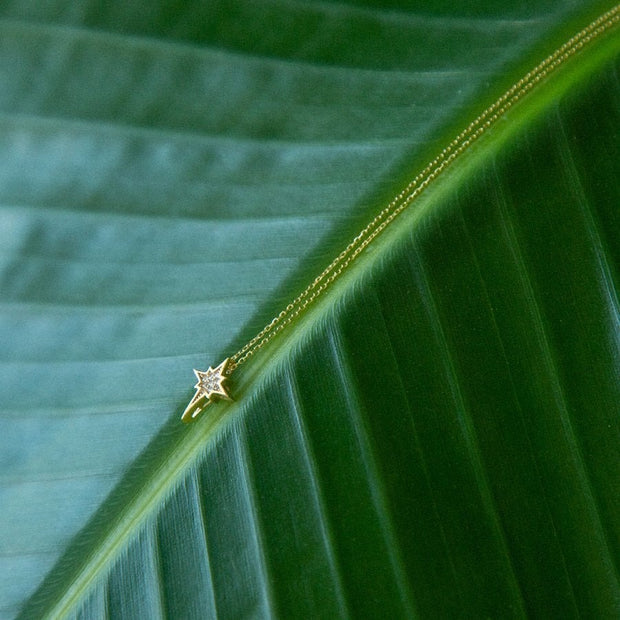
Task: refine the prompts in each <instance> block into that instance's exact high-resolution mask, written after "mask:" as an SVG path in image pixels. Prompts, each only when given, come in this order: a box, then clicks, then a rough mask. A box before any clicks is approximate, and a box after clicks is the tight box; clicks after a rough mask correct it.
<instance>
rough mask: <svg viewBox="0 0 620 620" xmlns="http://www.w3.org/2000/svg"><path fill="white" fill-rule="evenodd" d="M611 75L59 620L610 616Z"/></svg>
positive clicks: (294, 370) (613, 515)
mask: <svg viewBox="0 0 620 620" xmlns="http://www.w3.org/2000/svg"><path fill="white" fill-rule="evenodd" d="M618 67H619V64H618V63H617V62H615V63H612V64H608V65H607V66H606V67H605V68H604V70H602V71H599V73H598V74H597V75H595V76H593V77H592V78H591V79H590V80H589V82H588V84H587V85H586V86H585V87H582V88H580V90H579V91H578V92H576V93H571V94H570V95H569V96H566V97H565V98H564V99H562V100H561V101H559V102H555V103H553V104H551V105H550V106H548V108H547V110H546V112H545V114H544V116H542V117H541V118H538V119H537V120H536V122H535V123H534V124H533V125H531V126H528V127H524V130H523V131H520V132H519V133H518V134H516V135H515V136H514V137H513V139H512V140H511V141H510V142H508V143H506V144H505V146H504V148H502V149H501V151H500V152H498V153H496V154H495V155H494V156H493V157H488V158H486V159H485V160H484V161H483V162H481V163H480V165H479V166H478V167H477V168H476V170H475V171H474V172H473V173H471V174H469V175H468V176H467V177H466V179H465V180H464V181H463V182H461V183H460V184H459V185H458V186H454V187H452V189H451V190H450V191H449V193H447V194H445V195H444V197H443V198H442V202H441V204H436V205H434V206H433V208H432V209H429V210H428V212H427V213H426V215H424V216H423V217H422V218H421V219H420V220H419V221H418V222H417V224H416V225H415V226H414V227H413V228H412V229H411V231H410V233H409V234H408V235H406V239H404V241H402V242H401V243H400V244H399V245H397V246H395V247H394V248H393V249H392V251H391V253H390V258H389V259H386V260H384V261H383V262H382V263H381V264H380V265H378V266H377V267H376V268H375V269H374V271H373V272H372V274H370V275H369V274H366V276H365V277H364V279H363V284H362V285H359V286H358V285H356V286H354V287H351V288H350V289H349V290H348V293H347V294H346V295H345V298H344V299H342V300H340V303H338V304H337V305H336V306H334V307H333V308H332V309H331V311H330V312H329V313H327V314H326V315H325V316H323V317H322V319H321V321H320V326H318V327H316V328H315V329H314V330H313V331H312V334H311V336H310V337H308V338H306V339H305V341H304V343H303V344H302V346H301V347H299V349H296V350H292V351H291V353H290V356H289V357H288V361H287V362H286V363H284V364H283V365H282V366H281V368H280V370H279V371H278V372H277V373H275V374H274V375H273V376H272V377H271V378H270V379H269V380H268V381H267V382H266V383H265V384H264V385H263V387H262V388H261V389H260V391H259V393H258V394H256V395H254V396H253V397H252V398H251V399H250V401H249V402H248V403H247V404H246V405H245V406H244V407H243V409H242V411H240V412H239V413H237V414H236V415H235V416H234V417H233V418H232V419H230V420H228V421H227V422H226V423H225V425H224V426H223V428H222V429H221V431H220V432H219V434H218V435H217V436H216V437H215V438H214V439H213V441H212V442H211V443H210V444H209V445H207V446H205V452H204V454H202V455H201V456H200V457H199V458H198V459H196V460H195V461H194V462H192V464H191V467H189V468H188V470H187V472H186V475H185V476H184V477H183V479H182V480H181V482H180V483H179V484H178V485H177V486H176V488H175V489H174V490H172V491H171V493H170V495H169V497H168V499H167V501H166V502H165V504H164V505H163V506H161V507H160V508H157V509H156V510H155V512H154V513H153V514H152V515H150V516H149V517H148V519H147V520H146V522H145V523H144V525H143V526H142V528H141V532H140V534H139V536H138V535H136V536H129V538H128V543H127V546H126V547H125V548H123V549H122V551H121V552H120V554H119V555H118V557H117V559H115V560H114V562H113V564H112V565H111V566H110V568H109V570H108V571H107V572H106V573H105V574H104V573H99V574H98V575H96V578H95V580H94V581H93V582H92V584H91V588H90V592H89V593H87V594H86V595H85V597H84V598H83V600H82V602H81V603H80V604H81V608H80V610H79V611H76V610H72V611H71V614H70V615H71V616H75V617H83V618H92V617H104V616H107V617H114V618H120V617H127V618H134V617H158V616H165V615H166V614H167V615H168V616H170V617H187V618H192V617H196V618H199V617H205V616H213V617H215V616H216V615H217V616H218V617H221V618H240V617H269V616H274V617H283V618H321V617H323V618H334V617H339V618H344V617H373V618H376V617H389V618H409V617H423V618H455V617H472V618H482V617H497V618H520V617H526V616H528V617H561V618H577V617H591V618H611V617H616V616H617V615H618V614H620V581H619V569H620V505H619V496H618V493H617V489H618V488H620V459H619V455H620V381H619V375H620V372H619V371H620V362H619V360H620V323H619V321H620V318H619V317H620V304H619V302H618V289H619V275H620V262H619V256H620V253H619V252H620V251H619V247H618V239H620V218H619V215H618V204H620V200H619V199H620V195H619V193H620V186H619V184H618V174H617V171H618V163H619V161H620V160H619V158H618V154H619V149H620V136H619V133H618V131H617V127H618V120H619V114H620V107H619V105H618V103H619V100H620V86H619V82H618V78H617V75H618V73H617V72H618ZM47 602H48V601H46V599H45V590H42V591H41V597H40V598H39V599H38V600H37V598H35V599H34V600H33V601H32V602H31V604H30V606H29V607H27V608H26V611H25V613H24V617H26V616H28V615H31V616H36V615H37V614H39V613H40V612H41V611H42V610H43V609H44V607H40V605H45V604H46V603H47Z"/></svg>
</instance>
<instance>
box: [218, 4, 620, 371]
mask: <svg viewBox="0 0 620 620" xmlns="http://www.w3.org/2000/svg"><path fill="white" fill-rule="evenodd" d="M619 21H620V5H617V6H615V7H614V8H613V9H611V10H609V11H608V12H606V13H604V14H603V15H601V16H600V17H599V18H598V19H596V20H595V21H593V22H592V23H591V24H589V25H588V26H586V27H585V28H584V29H583V30H581V31H580V32H578V33H577V34H576V35H574V36H573V37H571V38H570V39H569V40H568V41H566V43H564V44H563V45H562V46H561V47H559V48H558V49H557V50H556V51H555V52H553V54H551V55H550V56H548V57H547V58H545V59H544V60H543V61H542V62H541V63H540V64H539V65H538V66H537V67H536V68H534V69H533V70H532V71H530V72H528V73H526V74H525V75H524V76H523V77H522V78H521V79H520V80H519V81H518V82H516V83H515V84H513V85H512V86H511V87H510V88H509V89H508V90H507V91H506V92H505V93H504V94H503V95H502V96H501V97H500V98H499V99H497V101H495V103H493V104H492V105H491V106H489V107H488V108H487V109H486V110H484V112H482V114H480V116H478V117H477V118H476V119H475V120H474V121H472V122H471V123H470V124H469V125H468V126H467V127H466V128H465V129H464V130H463V131H462V132H461V133H460V134H459V135H458V136H456V138H454V140H452V142H450V144H448V146H446V147H445V148H444V149H443V150H442V151H441V153H439V155H437V157H435V159H433V160H432V161H431V162H430V163H429V164H428V165H427V166H426V167H425V168H424V169H423V170H422V171H421V172H420V173H419V174H418V175H417V176H416V177H415V178H414V179H413V180H412V181H411V182H410V183H409V184H408V185H407V186H406V187H405V188H404V189H403V190H402V191H401V192H400V193H399V194H397V195H396V196H395V197H394V198H393V199H392V201H391V202H390V203H389V204H388V205H387V206H386V207H385V208H384V209H383V210H382V211H381V212H380V213H379V214H378V215H377V216H376V217H375V218H374V219H373V220H372V221H371V222H370V223H369V224H368V225H367V226H366V227H365V228H364V229H363V230H361V231H360V232H359V234H358V235H356V236H355V238H354V239H353V240H352V241H351V242H350V243H349V245H347V247H346V248H345V249H344V250H343V251H342V252H341V253H340V254H339V255H338V256H337V257H336V258H335V259H334V260H333V261H332V262H331V263H330V264H329V265H328V266H327V267H326V268H325V269H324V270H323V272H322V273H321V274H320V275H319V276H317V277H316V278H315V279H314V280H313V281H312V283H311V284H310V285H309V286H308V287H307V288H306V289H305V290H304V291H303V292H302V293H300V294H299V295H298V296H297V297H296V298H295V299H294V300H293V301H291V303H289V304H288V305H287V306H286V308H284V309H283V310H282V311H281V312H280V313H279V314H278V315H277V316H275V317H274V318H273V319H272V320H271V322H269V323H268V324H267V325H266V326H265V327H264V328H263V329H262V330H261V331H260V332H259V333H258V334H256V336H254V338H252V340H250V341H249V342H248V343H247V344H246V345H245V346H244V347H242V348H241V349H240V350H239V351H237V353H235V354H234V355H233V356H231V357H230V363H229V370H228V372H229V374H230V372H232V371H233V370H234V369H235V368H237V367H238V366H240V365H241V364H243V363H244V362H245V361H246V360H247V359H248V358H250V357H251V356H252V355H254V353H256V351H258V350H259V349H261V348H263V347H264V346H265V345H266V344H267V343H268V342H269V341H270V340H271V339H272V338H273V337H274V336H276V334H278V333H280V332H281V331H282V330H283V329H284V328H285V327H286V326H287V325H289V324H290V323H291V322H292V321H293V320H294V319H295V318H296V317H298V316H299V314H301V312H303V311H304V310H305V309H306V308H307V307H308V306H309V305H310V304H312V303H313V302H314V301H315V300H316V299H317V298H318V297H319V296H321V295H322V294H323V293H324V292H325V291H326V290H327V288H329V287H330V286H331V284H332V283H333V282H334V281H335V280H336V279H337V278H338V277H339V276H340V275H341V274H342V272H343V271H344V270H345V269H347V267H348V266H349V265H350V264H351V263H352V262H353V261H354V260H355V259H356V258H357V257H358V256H359V255H360V254H361V252H363V251H364V250H365V249H366V248H367V247H368V245H369V244H370V243H372V241H373V240H374V239H375V238H376V237H377V236H378V235H379V234H381V232H383V231H384V230H385V228H386V227H387V226H388V225H389V224H390V223H391V222H392V221H393V220H394V219H395V218H396V217H397V216H398V215H400V213H402V212H403V211H404V210H405V209H406V208H407V207H408V206H409V205H410V204H411V203H412V202H413V201H414V200H415V199H416V198H417V197H418V196H420V194H421V193H422V192H423V191H424V190H425V189H426V188H427V187H428V186H429V185H430V183H432V182H433V181H434V180H435V179H436V178H437V177H438V176H439V175H440V174H441V173H442V172H443V171H444V170H445V169H446V168H447V167H448V166H449V165H450V164H451V163H452V162H453V161H454V160H455V159H456V158H457V157H458V156H459V155H461V154H462V153H463V152H464V151H465V150H467V149H468V148H469V147H470V146H471V145H472V144H473V143H474V142H475V141H476V140H478V138H480V136H482V134H484V133H485V132H486V131H487V130H488V129H489V128H490V127H491V126H492V125H493V124H494V123H495V122H496V121H497V120H498V119H499V118H500V117H501V116H503V115H504V114H505V113H506V112H507V111H508V110H509V109H510V108H511V107H512V106H514V105H515V103H517V102H518V101H519V100H520V99H521V98H522V97H523V96H524V95H526V94H527V93H528V92H529V91H530V90H531V89H532V88H533V87H534V86H535V85H536V84H537V83H538V82H540V81H541V80H542V79H543V78H544V77H546V76H547V75H548V74H549V73H551V72H552V71H554V70H555V69H556V68H557V67H558V66H559V65H561V64H563V63H564V62H565V61H567V60H568V59H569V58H571V57H572V56H573V55H574V54H576V53H577V52H578V51H579V50H580V49H581V48H583V47H584V46H585V45H587V44H588V43H589V42H590V41H592V40H594V39H596V38H597V37H599V36H600V35H601V34H603V33H604V32H606V31H607V30H609V29H610V28H611V27H612V26H614V25H615V24H617V23H618V22H619Z"/></svg>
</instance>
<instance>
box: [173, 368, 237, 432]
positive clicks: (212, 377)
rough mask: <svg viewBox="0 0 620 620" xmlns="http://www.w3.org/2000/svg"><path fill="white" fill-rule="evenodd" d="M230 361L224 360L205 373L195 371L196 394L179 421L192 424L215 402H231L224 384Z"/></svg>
mask: <svg viewBox="0 0 620 620" xmlns="http://www.w3.org/2000/svg"><path fill="white" fill-rule="evenodd" d="M229 364H230V359H229V358H226V359H225V360H224V361H223V362H222V363H221V364H220V365H219V366H216V367H215V368H211V366H209V369H208V370H206V371H204V372H203V371H202V370H196V369H195V368H194V374H195V375H196V378H197V379H198V383H196V385H195V386H194V388H195V389H196V393H195V394H194V396H193V398H192V400H190V401H189V404H188V405H187V407H186V408H185V411H184V412H183V415H182V416H181V421H183V422H186V423H187V422H193V421H194V420H195V419H196V417H198V415H199V414H200V412H201V411H202V410H203V409H205V408H206V407H207V406H208V405H210V404H211V403H213V402H215V401H216V400H232V398H231V397H230V394H229V393H228V390H227V388H226V386H225V385H224V383H225V382H226V381H227V379H228V366H229Z"/></svg>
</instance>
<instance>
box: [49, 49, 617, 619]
mask: <svg viewBox="0 0 620 620" xmlns="http://www.w3.org/2000/svg"><path fill="white" fill-rule="evenodd" d="M619 47H620V41H614V40H613V39H612V37H607V38H605V39H604V40H603V43H601V42H600V41H599V42H598V44H595V45H594V46H591V47H589V48H588V49H587V50H584V51H582V52H580V54H579V56H578V59H579V60H580V61H581V63H582V64H581V66H580V67H577V68H576V69H575V70H574V71H573V72H572V73H571V71H569V70H567V69H566V66H568V65H570V66H571V67H573V68H575V67H574V64H575V58H572V59H570V60H568V61H567V63H565V64H564V65H562V66H561V67H560V68H559V69H557V70H555V71H554V75H553V79H550V80H545V81H543V82H541V83H539V84H538V85H537V86H536V87H535V88H534V89H533V90H532V91H531V92H530V93H528V95H527V98H526V100H525V101H524V102H521V103H520V104H519V105H518V106H517V107H515V108H513V109H511V110H510V111H509V112H508V114H507V115H506V117H505V118H504V119H503V124H502V126H501V127H499V128H498V130H497V133H494V134H493V136H485V137H484V139H483V140H482V141H481V142H478V143H476V145H475V146H472V147H471V148H469V149H468V150H467V152H464V153H463V154H462V155H461V156H460V157H459V158H458V161H455V162H454V164H452V166H451V167H450V174H448V175H445V174H444V175H441V177H439V178H438V179H437V180H435V181H434V182H433V183H432V184H431V185H430V186H429V187H428V188H427V190H426V191H425V193H424V196H423V197H421V198H420V199H419V200H418V201H416V202H417V208H416V209H413V210H412V209H408V210H407V211H406V212H405V213H403V214H402V216H401V217H399V219H398V222H394V224H393V225H392V226H391V227H390V229H389V231H387V232H386V234H385V235H382V237H381V239H379V240H377V241H376V242H374V244H373V248H372V252H368V253H367V254H366V255H364V256H362V257H360V260H358V261H356V263H355V265H354V267H352V268H351V269H350V270H349V272H348V273H347V274H346V277H344V278H343V279H342V280H340V281H339V282H338V283H337V284H336V285H335V286H334V287H333V288H332V289H331V290H330V291H329V293H328V294H326V295H325V296H324V297H323V298H322V299H321V300H320V302H319V303H318V304H317V305H316V307H313V308H312V309H311V310H309V311H308V312H307V313H306V314H305V315H304V316H303V317H301V318H300V319H299V321H298V323H297V324H296V329H295V330H293V331H291V332H290V333H288V335H287V338H280V339H279V340H278V342H277V343H274V344H273V345H272V346H271V349H270V354H269V355H267V354H263V355H262V357H264V363H263V365H262V367H261V368H260V371H259V369H258V365H257V364H253V365H251V366H250V367H248V368H247V369H244V372H243V374H241V375H240V381H239V392H240V393H241V394H242V397H243V398H244V399H245V401H244V402H242V403H233V404H222V405H220V407H219V408H218V409H217V410H214V411H212V412H210V415H209V416H203V419H202V420H200V421H199V422H198V423H197V424H195V425H194V426H192V427H190V428H189V429H188V432H185V433H183V434H182V435H180V437H179V438H178V439H177V440H176V441H175V443H174V444H172V445H169V446H168V451H167V454H166V456H165V457H164V458H163V459H162V461H161V463H160V464H159V466H158V467H157V468H156V469H155V470H154V471H153V473H152V475H151V476H150V477H149V478H148V479H147V480H146V481H145V482H144V483H143V484H142V486H141V487H140V492H139V493H138V494H137V495H136V496H135V499H134V500H133V501H132V502H130V503H128V504H127V505H126V506H125V508H124V509H123V510H122V512H120V514H119V516H118V517H117V519H116V522H115V523H114V525H112V526H111V527H110V529H109V530H108V532H107V533H106V535H105V537H104V538H103V541H102V543H101V544H100V545H99V546H97V547H96V548H95V549H93V551H92V552H91V553H90V554H89V555H88V556H87V557H86V558H85V561H84V562H83V564H82V568H81V570H79V571H78V572H77V573H76V575H75V579H74V580H73V581H72V582H71V585H70V586H69V587H68V588H67V589H66V590H64V591H63V592H62V594H61V597H60V598H59V599H58V600H57V601H55V603H53V604H52V605H50V606H49V608H48V611H47V613H46V616H47V617H63V616H64V615H65V614H66V613H67V612H68V611H69V610H70V609H71V607H72V606H73V605H74V604H75V603H76V602H77V601H78V600H80V599H81V598H82V596H83V594H84V593H85V591H86V590H87V589H88V587H89V586H90V584H91V583H92V581H93V580H94V579H95V578H96V576H97V575H98V574H100V572H103V571H104V570H105V567H106V566H107V565H108V564H109V563H110V562H111V560H112V559H113V558H114V557H115V556H116V555H117V553H118V550H119V549H120V548H121V547H122V546H123V545H124V543H125V541H126V540H127V539H128V538H129V537H130V536H131V535H132V533H133V532H135V531H136V530H137V529H139V527H140V526H141V525H142V524H143V523H144V522H145V520H146V519H147V517H148V515H149V514H150V513H151V512H152V510H151V509H152V507H153V506H158V505H161V503H162V501H163V500H165V498H166V497H167V496H168V495H169V493H170V492H171V491H172V489H173V488H174V486H175V482H176V481H177V480H178V479H179V478H180V477H181V476H182V474H183V473H184V472H185V471H186V470H187V468H189V467H190V465H191V463H192V462H193V461H194V460H195V458H196V456H197V455H199V454H200V453H202V452H204V451H205V450H206V448H207V446H208V442H210V441H212V440H213V439H214V437H215V436H216V435H217V434H218V433H219V432H220V431H221V430H222V429H223V427H224V423H225V422H229V421H230V420H231V418H232V417H233V416H236V415H240V414H241V412H242V411H243V409H244V408H245V404H246V403H248V401H250V400H251V399H252V397H253V395H254V394H256V393H257V391H258V389H259V386H260V385H261V384H262V382H264V381H265V379H264V377H265V376H267V375H269V374H271V371H273V370H274V369H276V368H277V367H278V366H279V365H280V363H281V361H282V360H283V359H285V358H286V356H287V350H288V347H290V346H291V345H293V346H294V345H295V344H296V343H297V342H299V341H300V340H301V339H303V338H304V337H306V336H307V334H308V333H309V332H311V331H312V329H313V328H315V327H316V325H317V324H318V320H319V317H320V316H321V314H322V313H323V311H324V310H325V308H326V306H327V303H328V301H331V300H333V299H334V298H342V297H343V296H345V295H346V293H347V291H348V290H349V289H350V287H351V286H352V284H353V282H354V281H357V280H358V278H359V276H360V275H361V274H363V273H364V272H366V270H370V269H372V268H373V267H374V266H376V265H377V264H378V263H379V262H380V260H381V259H382V257H383V256H384V255H385V253H386V252H387V251H388V248H389V247H390V246H391V245H392V244H394V243H395V242H398V239H399V238H402V237H403V236H404V235H407V234H410V230H411V226H412V224H415V222H416V221H417V220H418V219H419V218H420V216H421V214H422V213H425V212H427V211H428V210H429V209H432V208H433V204H434V202H435V200H436V199H437V198H441V196H442V194H444V193H445V192H446V191H447V189H448V188H451V187H453V186H454V185H458V184H459V183H460V181H461V179H462V177H463V176H464V174H465V172H466V171H468V170H469V169H471V168H472V167H474V166H477V165H478V163H479V162H480V161H481V160H482V159H485V158H487V157H490V156H492V155H493V153H494V152H495V151H496V150H497V149H498V148H499V147H500V146H502V145H503V144H504V143H505V142H506V141H507V140H508V139H509V138H510V137H511V136H512V135H513V134H514V132H515V131H517V130H520V129H522V128H523V126H524V125H525V124H526V123H529V122H532V121H533V120H534V119H535V117H537V116H539V115H540V114H542V112H543V110H544V109H546V108H545V105H549V103H550V100H551V95H558V94H561V93H563V92H566V91H567V90H568V89H569V88H570V87H572V86H574V85H575V83H576V82H581V81H585V79H587V76H588V75H589V72H591V71H593V70H594V68H595V67H597V66H599V65H600V64H602V63H603V62H604V61H605V60H607V59H609V58H610V57H611V56H612V55H613V54H615V53H616V52H617V48H619ZM588 58H589V61H590V62H585V60H586V59H588ZM536 103H538V105H536ZM507 119H509V120H511V122H506V121H507ZM472 155H473V156H472ZM285 343H286V345H287V346H286V347H285V346H284V344H285ZM259 375H261V379H260V380H257V379H258V376H259Z"/></svg>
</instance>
